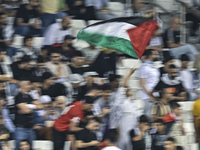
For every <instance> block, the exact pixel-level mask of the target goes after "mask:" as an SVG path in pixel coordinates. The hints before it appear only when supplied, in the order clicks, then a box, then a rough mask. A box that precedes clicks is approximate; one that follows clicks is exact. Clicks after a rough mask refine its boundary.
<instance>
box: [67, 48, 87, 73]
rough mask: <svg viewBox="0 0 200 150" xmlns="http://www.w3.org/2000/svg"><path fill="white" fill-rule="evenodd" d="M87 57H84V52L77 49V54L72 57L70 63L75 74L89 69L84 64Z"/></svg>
mask: <svg viewBox="0 0 200 150" xmlns="http://www.w3.org/2000/svg"><path fill="white" fill-rule="evenodd" d="M84 61H85V58H84V57H83V54H82V52H80V51H76V52H75V56H74V57H73V59H72V62H71V63H70V65H69V67H70V69H71V71H72V73H73V74H75V73H78V74H80V75H82V74H83V73H84V72H86V71H87V69H86V68H85V67H83V65H84Z"/></svg>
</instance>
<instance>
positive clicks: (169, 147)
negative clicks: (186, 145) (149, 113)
mask: <svg viewBox="0 0 200 150" xmlns="http://www.w3.org/2000/svg"><path fill="white" fill-rule="evenodd" d="M164 147H165V150H183V148H182V147H181V146H176V141H175V139H174V138H172V137H169V138H168V139H167V140H166V141H165V146H164Z"/></svg>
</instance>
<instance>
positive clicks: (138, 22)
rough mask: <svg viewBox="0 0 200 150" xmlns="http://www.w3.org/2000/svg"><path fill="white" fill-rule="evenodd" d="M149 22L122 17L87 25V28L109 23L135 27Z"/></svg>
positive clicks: (141, 18) (143, 19)
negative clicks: (124, 23)
mask: <svg viewBox="0 0 200 150" xmlns="http://www.w3.org/2000/svg"><path fill="white" fill-rule="evenodd" d="M149 20H152V19H150V18H144V17H122V18H114V19H111V20H105V21H101V22H97V23H95V24H92V25H89V26H87V27H91V26H96V25H99V24H104V23H109V22H126V23H130V24H133V25H135V26H138V25H139V24H141V23H143V22H146V21H149ZM87 27H86V28H87Z"/></svg>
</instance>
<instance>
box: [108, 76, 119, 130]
mask: <svg viewBox="0 0 200 150" xmlns="http://www.w3.org/2000/svg"><path fill="white" fill-rule="evenodd" d="M120 78H121V76H120V75H115V74H110V75H109V78H108V79H109V81H110V85H111V91H112V92H111V95H110V108H111V112H110V123H109V127H110V129H114V128H117V127H118V123H119V120H118V119H119V118H118V116H117V115H116V112H118V109H119V108H118V106H117V105H116V104H118V101H117V100H120V99H118V98H117V93H118V90H119V84H120ZM120 102H121V101H120ZM116 106H117V107H116Z"/></svg>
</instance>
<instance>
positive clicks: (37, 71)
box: [33, 55, 50, 80]
mask: <svg viewBox="0 0 200 150" xmlns="http://www.w3.org/2000/svg"><path fill="white" fill-rule="evenodd" d="M44 72H50V70H49V69H47V68H46V67H45V62H44V57H43V56H41V55H39V56H38V58H37V65H36V67H35V68H34V70H33V76H35V77H37V78H39V79H40V80H42V75H43V73H44Z"/></svg>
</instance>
